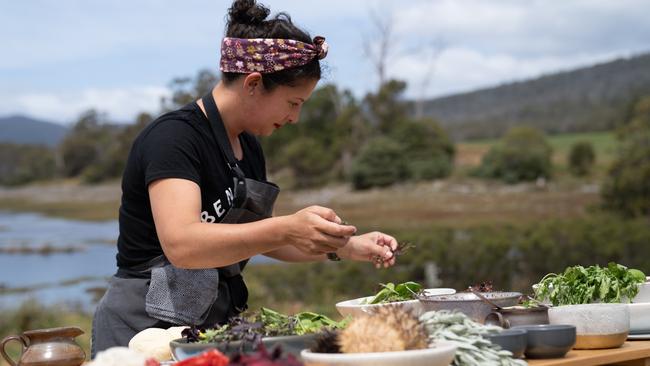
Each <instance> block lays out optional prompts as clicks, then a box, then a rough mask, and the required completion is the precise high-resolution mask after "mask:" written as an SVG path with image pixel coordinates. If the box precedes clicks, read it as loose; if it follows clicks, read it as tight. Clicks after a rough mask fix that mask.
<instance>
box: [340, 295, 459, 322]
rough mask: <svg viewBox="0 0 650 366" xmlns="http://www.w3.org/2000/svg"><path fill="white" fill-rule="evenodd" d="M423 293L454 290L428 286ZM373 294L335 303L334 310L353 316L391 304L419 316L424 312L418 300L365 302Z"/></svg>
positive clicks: (343, 314)
mask: <svg viewBox="0 0 650 366" xmlns="http://www.w3.org/2000/svg"><path fill="white" fill-rule="evenodd" d="M424 292H425V294H427V295H428V296H433V295H453V294H455V293H456V290H454V289H453V288H428V289H425V290H424ZM372 298H374V296H366V297H360V298H358V299H353V300H346V301H341V302H339V303H337V304H336V310H338V312H339V314H341V315H342V316H344V317H345V316H348V315H351V316H353V317H355V316H360V315H363V314H366V313H368V312H371V311H373V309H377V308H379V307H382V306H387V305H392V306H398V307H400V308H402V309H404V310H410V311H412V312H413V315H415V316H420V315H422V313H423V312H424V310H423V308H422V304H421V303H420V301H419V300H417V299H414V300H408V301H397V302H391V303H387V304H366V303H365V302H366V301H369V300H371V299H372Z"/></svg>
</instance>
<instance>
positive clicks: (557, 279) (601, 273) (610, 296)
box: [535, 262, 645, 306]
mask: <svg viewBox="0 0 650 366" xmlns="http://www.w3.org/2000/svg"><path fill="white" fill-rule="evenodd" d="M643 282H645V274H644V273H643V272H641V271H639V270H638V269H628V268H627V267H625V266H623V265H620V264H616V263H613V262H610V263H609V264H608V265H607V267H600V266H598V265H595V266H590V267H586V268H585V267H583V266H573V267H568V268H567V269H565V270H564V272H563V273H561V274H555V273H549V274H547V275H546V276H544V278H542V280H541V281H540V282H539V283H538V284H537V286H535V297H536V298H537V299H538V300H540V301H544V300H545V299H548V300H550V301H551V303H552V304H553V305H554V306H558V305H576V304H588V303H593V302H603V303H618V302H622V301H623V300H624V299H627V301H631V300H632V299H633V298H634V296H636V294H637V293H638V292H639V286H638V284H640V283H643Z"/></svg>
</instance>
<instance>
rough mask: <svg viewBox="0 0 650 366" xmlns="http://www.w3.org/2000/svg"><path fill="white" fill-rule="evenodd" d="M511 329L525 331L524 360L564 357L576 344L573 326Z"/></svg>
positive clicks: (543, 325) (555, 325) (561, 325)
mask: <svg viewBox="0 0 650 366" xmlns="http://www.w3.org/2000/svg"><path fill="white" fill-rule="evenodd" d="M511 329H524V330H526V332H527V336H526V338H527V341H526V342H527V346H526V352H524V353H525V355H526V358H560V357H564V355H566V353H567V352H569V350H571V348H573V345H574V344H575V343H576V327H575V326H573V325H565V324H542V325H520V326H516V327H512V328H511Z"/></svg>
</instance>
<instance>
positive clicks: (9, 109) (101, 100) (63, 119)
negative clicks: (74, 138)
mask: <svg viewBox="0 0 650 366" xmlns="http://www.w3.org/2000/svg"><path fill="white" fill-rule="evenodd" d="M169 95H170V92H169V90H168V89H167V88H162V87H158V86H136V87H128V88H111V89H95V88H89V89H84V90H82V91H79V92H66V93H26V94H20V95H4V96H2V100H1V101H0V114H5V115H6V114H26V115H29V116H34V117H38V118H42V119H44V120H47V121H53V122H60V123H72V122H74V121H75V120H76V119H77V118H78V117H79V115H80V114H81V113H82V112H84V111H86V110H88V109H91V108H94V109H97V110H98V111H100V112H107V113H108V117H109V119H110V120H111V121H115V122H133V120H134V118H135V117H136V116H137V115H138V113H140V112H149V113H152V114H156V113H158V112H159V110H160V99H161V98H162V97H169Z"/></svg>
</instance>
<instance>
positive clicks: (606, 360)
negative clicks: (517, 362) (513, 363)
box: [526, 341, 650, 366]
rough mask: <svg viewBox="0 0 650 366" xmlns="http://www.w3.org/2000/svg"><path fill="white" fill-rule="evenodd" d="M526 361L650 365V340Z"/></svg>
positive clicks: (568, 365)
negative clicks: (559, 356)
mask: <svg viewBox="0 0 650 366" xmlns="http://www.w3.org/2000/svg"><path fill="white" fill-rule="evenodd" d="M526 361H528V364H529V365H530V366H593V365H626V366H650V341H627V342H625V343H624V344H623V345H622V346H621V347H620V348H614V349H598V350H571V351H569V353H567V355H566V356H565V357H563V358H554V359H545V360H526Z"/></svg>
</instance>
